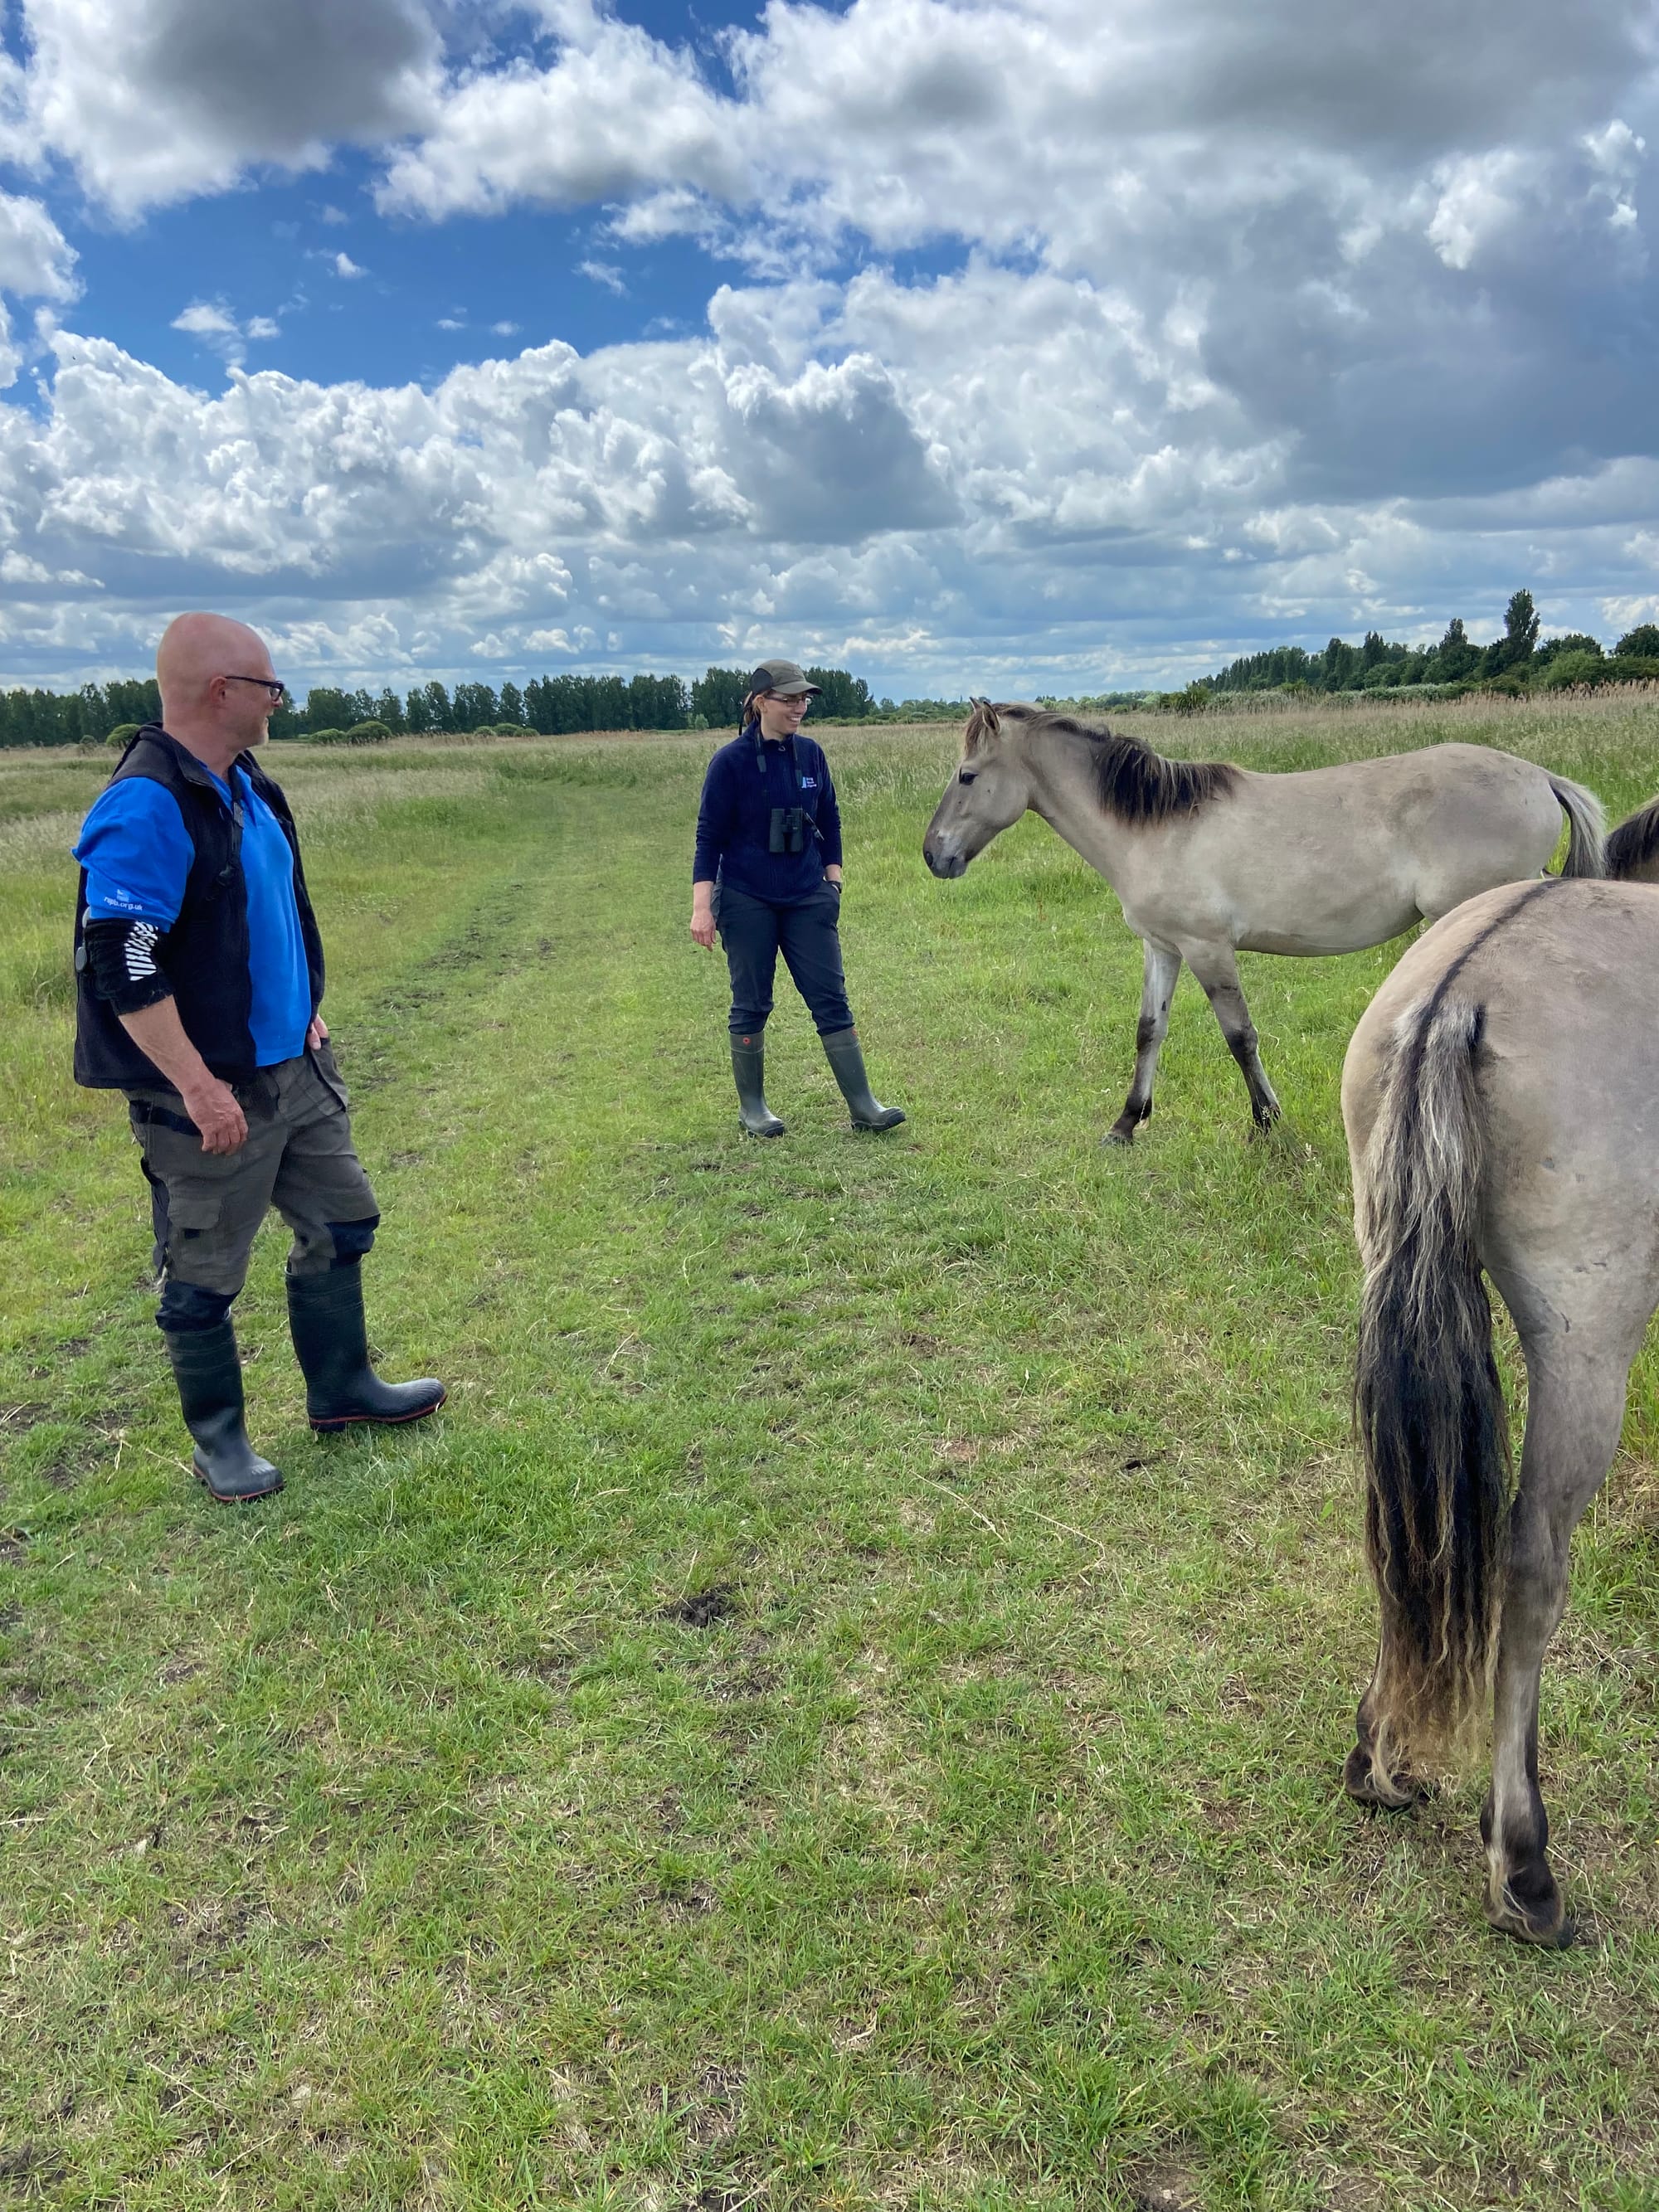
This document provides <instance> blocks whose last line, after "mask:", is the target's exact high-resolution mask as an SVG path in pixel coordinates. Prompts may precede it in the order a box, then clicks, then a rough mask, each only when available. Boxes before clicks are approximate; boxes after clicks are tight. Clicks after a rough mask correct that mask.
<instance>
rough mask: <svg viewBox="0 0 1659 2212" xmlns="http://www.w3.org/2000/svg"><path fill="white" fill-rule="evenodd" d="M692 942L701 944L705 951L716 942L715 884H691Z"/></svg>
mask: <svg viewBox="0 0 1659 2212" xmlns="http://www.w3.org/2000/svg"><path fill="white" fill-rule="evenodd" d="M691 942H692V943H693V944H694V945H702V947H703V949H704V950H705V951H707V950H708V947H709V946H710V945H712V944H713V943H714V885H713V884H692V886H691Z"/></svg>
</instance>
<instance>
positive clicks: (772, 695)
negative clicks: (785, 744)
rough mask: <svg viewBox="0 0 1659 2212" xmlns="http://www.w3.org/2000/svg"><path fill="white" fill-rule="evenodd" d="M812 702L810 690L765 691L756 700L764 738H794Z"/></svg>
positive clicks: (756, 709)
mask: <svg viewBox="0 0 1659 2212" xmlns="http://www.w3.org/2000/svg"><path fill="white" fill-rule="evenodd" d="M811 703H812V694H811V692H810V691H795V692H788V693H785V692H782V691H763V692H762V693H761V694H760V695H759V696H758V697H757V699H756V701H755V712H756V713H757V714H758V715H759V716H760V726H761V735H762V736H763V738H793V736H794V734H795V732H796V731H797V730H798V729H799V727H800V726H801V724H802V722H803V721H805V719H806V710H807V708H809V707H810V706H811Z"/></svg>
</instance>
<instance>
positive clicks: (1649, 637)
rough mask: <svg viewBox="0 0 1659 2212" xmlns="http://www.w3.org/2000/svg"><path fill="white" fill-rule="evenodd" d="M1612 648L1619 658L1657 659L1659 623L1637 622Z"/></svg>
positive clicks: (1658, 657) (1658, 658) (1658, 651)
mask: <svg viewBox="0 0 1659 2212" xmlns="http://www.w3.org/2000/svg"><path fill="white" fill-rule="evenodd" d="M1613 656H1614V658H1615V659H1619V660H1659V623H1637V625H1636V627H1635V629H1627V630H1626V632H1625V635H1623V637H1621V638H1620V641H1619V642H1618V644H1617V645H1615V646H1614V647H1613Z"/></svg>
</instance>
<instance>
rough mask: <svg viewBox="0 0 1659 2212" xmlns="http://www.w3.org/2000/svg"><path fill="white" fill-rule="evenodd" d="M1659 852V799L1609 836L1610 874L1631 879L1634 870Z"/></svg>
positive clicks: (1636, 813) (1630, 817) (1632, 816)
mask: <svg viewBox="0 0 1659 2212" xmlns="http://www.w3.org/2000/svg"><path fill="white" fill-rule="evenodd" d="M1656 853H1659V799H1649V801H1648V803H1647V805H1645V806H1638V808H1637V810H1636V811H1635V813H1634V814H1632V815H1627V816H1626V818H1625V820H1624V821H1622V822H1621V823H1620V824H1619V827H1618V828H1617V829H1614V830H1613V831H1611V832H1610V833H1609V835H1608V837H1607V873H1608V874H1609V875H1610V876H1613V877H1614V878H1618V877H1620V876H1627V875H1628V874H1629V873H1630V872H1631V870H1632V868H1640V867H1644V866H1646V864H1647V863H1648V862H1649V861H1650V860H1651V859H1652V858H1653V856H1654V854H1656Z"/></svg>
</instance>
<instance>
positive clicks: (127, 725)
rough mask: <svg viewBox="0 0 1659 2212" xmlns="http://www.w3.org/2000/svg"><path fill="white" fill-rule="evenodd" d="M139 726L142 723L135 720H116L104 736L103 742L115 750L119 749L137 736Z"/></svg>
mask: <svg viewBox="0 0 1659 2212" xmlns="http://www.w3.org/2000/svg"><path fill="white" fill-rule="evenodd" d="M141 726H142V725H141V724H139V723H137V722H118V723H117V724H116V725H115V727H114V728H113V729H112V731H111V732H110V733H109V735H108V736H107V737H106V738H105V740H104V743H105V744H106V745H112V746H114V748H115V749H116V750H117V751H119V750H120V749H121V748H122V747H123V746H124V745H126V744H131V741H132V739H133V738H136V737H137V734H138V732H139V729H140V728H141Z"/></svg>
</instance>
